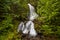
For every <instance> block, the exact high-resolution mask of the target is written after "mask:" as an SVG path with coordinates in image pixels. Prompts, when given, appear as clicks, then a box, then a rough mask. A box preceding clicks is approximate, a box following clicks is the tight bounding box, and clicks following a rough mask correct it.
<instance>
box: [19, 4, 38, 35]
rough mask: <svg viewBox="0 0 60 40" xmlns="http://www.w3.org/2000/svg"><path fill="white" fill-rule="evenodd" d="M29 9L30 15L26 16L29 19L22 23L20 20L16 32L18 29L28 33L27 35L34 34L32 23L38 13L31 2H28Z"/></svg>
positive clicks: (35, 33)
mask: <svg viewBox="0 0 60 40" xmlns="http://www.w3.org/2000/svg"><path fill="white" fill-rule="evenodd" d="M28 6H29V9H30V13H29V14H30V15H29V16H28V17H29V18H28V19H29V21H27V23H26V24H25V25H24V23H23V22H21V23H20V24H19V26H18V32H19V30H21V31H22V33H23V34H29V36H36V35H37V32H36V30H35V28H34V23H33V20H34V19H36V18H37V17H38V15H37V14H36V12H35V9H34V7H33V6H32V5H31V4H28Z"/></svg>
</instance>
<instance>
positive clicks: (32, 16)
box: [28, 3, 38, 21]
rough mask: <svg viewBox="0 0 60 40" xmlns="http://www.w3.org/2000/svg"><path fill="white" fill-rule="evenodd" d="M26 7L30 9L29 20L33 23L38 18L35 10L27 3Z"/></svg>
mask: <svg viewBox="0 0 60 40" xmlns="http://www.w3.org/2000/svg"><path fill="white" fill-rule="evenodd" d="M28 6H29V9H30V13H29V20H31V21H33V20H34V19H36V18H37V17H38V14H36V12H35V8H34V7H33V6H32V5H31V4H29V3H28Z"/></svg>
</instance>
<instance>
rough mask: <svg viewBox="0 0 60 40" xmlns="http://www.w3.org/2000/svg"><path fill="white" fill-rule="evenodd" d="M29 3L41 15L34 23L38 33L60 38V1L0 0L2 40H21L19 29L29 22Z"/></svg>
mask: <svg viewBox="0 0 60 40" xmlns="http://www.w3.org/2000/svg"><path fill="white" fill-rule="evenodd" d="M28 3H30V4H32V5H33V6H34V7H35V9H36V12H37V14H38V15H39V17H38V18H37V19H36V20H37V21H34V22H35V29H36V31H37V32H38V33H43V35H52V34H54V35H56V36H59V37H60V0H0V40H13V39H15V40H21V37H20V36H21V35H20V36H18V35H17V34H18V33H17V27H18V25H19V23H20V22H21V21H26V20H28V19H27V14H28V13H29V8H28V5H27V4H28ZM18 37H20V38H18Z"/></svg>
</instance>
